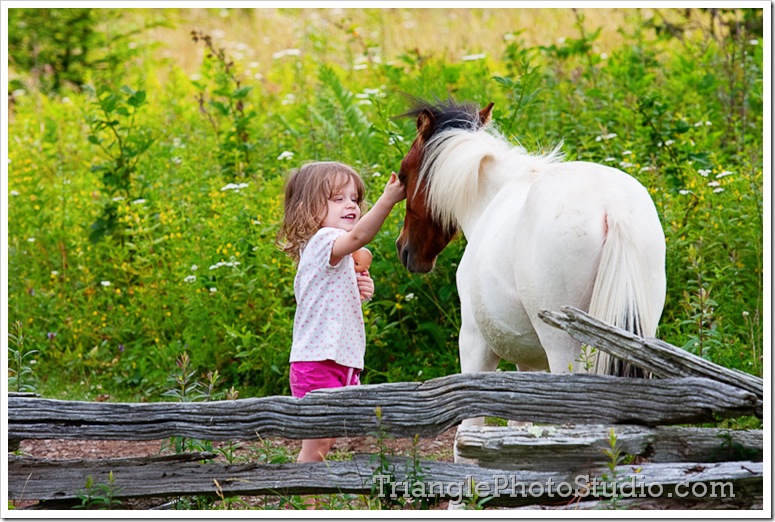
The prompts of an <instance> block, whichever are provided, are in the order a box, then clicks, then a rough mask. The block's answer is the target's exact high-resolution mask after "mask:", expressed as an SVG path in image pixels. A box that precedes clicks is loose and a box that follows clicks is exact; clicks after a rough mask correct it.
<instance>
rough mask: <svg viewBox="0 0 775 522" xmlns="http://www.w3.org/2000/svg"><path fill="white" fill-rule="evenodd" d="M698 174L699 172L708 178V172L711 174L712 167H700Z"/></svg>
mask: <svg viewBox="0 0 775 522" xmlns="http://www.w3.org/2000/svg"><path fill="white" fill-rule="evenodd" d="M697 174H699V175H700V176H702V177H703V178H707V177H708V174H710V169H700V170H698V171H697Z"/></svg>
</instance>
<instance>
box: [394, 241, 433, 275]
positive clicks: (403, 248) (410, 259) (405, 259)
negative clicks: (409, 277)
mask: <svg viewBox="0 0 775 522" xmlns="http://www.w3.org/2000/svg"><path fill="white" fill-rule="evenodd" d="M396 250H398V259H400V260H401V264H403V265H404V268H406V269H407V270H408V271H409V272H411V273H413V274H426V273H428V272H430V271H431V270H433V267H434V265H435V264H436V259H435V258H434V259H433V260H431V262H430V263H423V262H420V261H419V259H418V256H417V255H415V254H414V253H413V251H412V248H411V245H410V244H409V243H408V242H406V241H404V240H402V236H399V237H398V239H397V240H396Z"/></svg>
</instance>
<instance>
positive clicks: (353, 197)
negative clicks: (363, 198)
mask: <svg viewBox="0 0 775 522" xmlns="http://www.w3.org/2000/svg"><path fill="white" fill-rule="evenodd" d="M359 219H361V206H360V202H359V201H358V190H357V188H356V187H355V182H354V181H353V180H350V182H349V183H347V185H345V187H344V188H343V189H341V190H340V191H338V192H337V193H336V194H332V195H331V197H330V198H328V209H327V213H326V217H325V218H324V219H323V223H322V224H321V226H322V227H333V228H341V229H342V230H346V231H347V232H350V231H351V230H352V229H353V227H354V226H355V224H356V223H357V222H358V220H359Z"/></svg>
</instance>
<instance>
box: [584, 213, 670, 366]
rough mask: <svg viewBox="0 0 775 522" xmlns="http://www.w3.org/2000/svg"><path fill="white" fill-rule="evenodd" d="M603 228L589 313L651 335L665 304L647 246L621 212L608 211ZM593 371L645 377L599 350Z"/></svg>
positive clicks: (628, 329)
mask: <svg viewBox="0 0 775 522" xmlns="http://www.w3.org/2000/svg"><path fill="white" fill-rule="evenodd" d="M606 227H607V233H606V238H605V241H604V243H603V249H602V252H601V255H600V264H599V266H598V270H597V276H596V277H595V285H594V287H593V289H592V299H591V302H590V306H589V314H590V315H591V316H592V317H595V318H597V319H600V320H601V321H605V322H606V323H608V324H612V325H614V326H617V327H619V328H622V329H624V330H627V331H630V332H633V333H635V334H637V335H641V336H652V337H653V336H654V335H655V334H656V331H657V324H658V322H659V316H660V315H661V313H662V306H663V305H664V292H663V291H660V288H659V286H660V285H659V284H658V282H657V281H654V280H653V277H652V276H651V273H650V270H649V268H648V267H649V266H651V265H650V263H649V257H651V256H650V255H649V254H650V253H649V252H648V248H649V245H645V244H643V242H642V241H636V240H635V238H634V237H633V234H632V233H633V232H634V231H636V227H635V226H634V224H633V223H630V222H629V221H628V219H627V217H625V216H622V215H621V214H619V215H617V214H616V213H608V214H607V215H606ZM663 244H664V243H663ZM652 247H653V245H652ZM651 254H653V252H652V253H651ZM652 259H653V257H652ZM655 283H656V284H655ZM594 372H595V373H598V374H607V375H617V376H620V377H636V376H637V377H643V376H644V373H643V371H642V370H640V369H639V368H636V367H634V366H632V365H630V364H627V363H624V362H623V361H620V360H618V359H616V358H614V357H611V356H610V355H608V354H607V353H604V352H602V351H598V352H597V359H596V363H595V368H594Z"/></svg>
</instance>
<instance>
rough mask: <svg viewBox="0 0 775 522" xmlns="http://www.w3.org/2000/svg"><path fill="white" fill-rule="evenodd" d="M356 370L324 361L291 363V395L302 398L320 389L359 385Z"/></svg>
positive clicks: (358, 372) (358, 371) (357, 370)
mask: <svg viewBox="0 0 775 522" xmlns="http://www.w3.org/2000/svg"><path fill="white" fill-rule="evenodd" d="M360 373H361V371H360V370H359V369H357V368H350V367H348V366H342V365H341V364H339V363H337V362H335V361H331V360H326V361H299V362H292V363H291V372H290V377H291V395H293V396H294V397H299V398H301V397H304V396H305V395H306V394H307V392H311V391H313V390H319V389H321V388H342V387H344V386H357V385H359V384H360V381H359V380H358V376H359V375H360Z"/></svg>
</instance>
